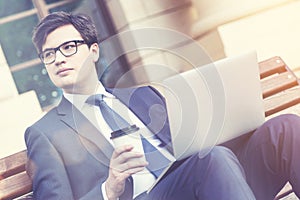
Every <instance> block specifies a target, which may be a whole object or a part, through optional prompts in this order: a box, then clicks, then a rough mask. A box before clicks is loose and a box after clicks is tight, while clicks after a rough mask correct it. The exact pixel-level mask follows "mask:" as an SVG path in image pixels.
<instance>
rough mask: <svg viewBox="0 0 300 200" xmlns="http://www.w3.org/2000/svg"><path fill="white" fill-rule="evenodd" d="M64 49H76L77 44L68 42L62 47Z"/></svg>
mask: <svg viewBox="0 0 300 200" xmlns="http://www.w3.org/2000/svg"><path fill="white" fill-rule="evenodd" d="M62 48H63V49H64V50H70V49H74V48H75V45H74V44H66V45H65V46H63V47H62Z"/></svg>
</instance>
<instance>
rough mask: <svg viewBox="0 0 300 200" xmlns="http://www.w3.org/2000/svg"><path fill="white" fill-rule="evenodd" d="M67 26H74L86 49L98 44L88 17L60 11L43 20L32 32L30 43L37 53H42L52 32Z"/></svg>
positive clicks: (93, 26) (94, 28)
mask: <svg viewBox="0 0 300 200" xmlns="http://www.w3.org/2000/svg"><path fill="white" fill-rule="evenodd" d="M68 24H71V25H73V26H74V28H75V29H76V30H77V31H78V32H79V33H80V35H81V37H82V38H83V40H84V41H85V43H86V44H87V45H88V47H90V46H91V45H92V44H93V43H98V39H97V30H96V27H95V25H94V23H93V22H92V20H91V19H90V18H89V17H88V16H86V15H83V14H77V15H75V14H71V13H66V12H62V11H60V12H54V13H51V14H49V15H47V16H46V17H45V18H43V19H42V20H41V21H40V23H39V24H38V25H37V26H36V27H35V28H34V30H33V36H32V41H33V43H34V45H35V48H36V49H37V51H38V53H40V52H41V51H42V46H43V45H44V43H45V41H46V38H47V36H48V35H49V34H50V33H51V32H52V31H54V30H55V29H57V28H59V27H61V26H64V25H68Z"/></svg>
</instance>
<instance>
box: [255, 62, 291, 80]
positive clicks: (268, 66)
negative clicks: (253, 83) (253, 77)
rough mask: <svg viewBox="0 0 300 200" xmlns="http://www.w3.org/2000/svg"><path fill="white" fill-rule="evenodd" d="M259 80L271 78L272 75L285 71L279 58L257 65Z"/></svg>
mask: <svg viewBox="0 0 300 200" xmlns="http://www.w3.org/2000/svg"><path fill="white" fill-rule="evenodd" d="M259 68H260V78H261V79H263V78H265V77H268V76H271V75H272V74H276V73H282V72H285V71H286V64H285V63H284V62H283V60H282V59H281V58H280V57H279V56H275V57H272V58H269V59H267V60H264V61H261V62H260V63H259Z"/></svg>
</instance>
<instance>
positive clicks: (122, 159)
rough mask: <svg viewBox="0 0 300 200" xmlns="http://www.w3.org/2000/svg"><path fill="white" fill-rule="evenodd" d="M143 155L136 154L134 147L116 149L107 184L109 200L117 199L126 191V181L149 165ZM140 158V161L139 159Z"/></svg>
mask: <svg viewBox="0 0 300 200" xmlns="http://www.w3.org/2000/svg"><path fill="white" fill-rule="evenodd" d="M142 157H143V154H142V153H138V152H134V150H133V146H131V145H125V146H122V147H119V148H116V149H115V151H114V152H113V154H112V157H111V160H110V168H109V175H108V178H107V180H106V183H105V190H106V194H107V197H108V199H117V198H118V197H120V196H121V195H122V194H123V192H124V189H125V180H126V179H127V178H128V177H129V176H131V175H132V174H135V173H137V172H140V171H143V170H144V168H145V166H147V165H148V162H146V161H145V160H144V159H142ZM139 158H140V159H139Z"/></svg>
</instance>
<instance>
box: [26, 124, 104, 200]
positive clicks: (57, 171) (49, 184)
mask: <svg viewBox="0 0 300 200" xmlns="http://www.w3.org/2000/svg"><path fill="white" fill-rule="evenodd" d="M25 142H26V146H27V154H28V163H27V166H26V170H27V173H28V174H29V176H30V177H31V179H32V181H33V195H34V199H36V200H40V199H41V200H45V199H47V200H51V199H53V200H58V199H62V200H69V199H70V200H72V199H75V198H74V195H73V192H72V189H71V185H70V182H69V179H68V174H67V172H66V169H65V166H64V162H63V160H62V158H61V157H60V154H59V152H58V151H57V150H56V149H55V147H54V146H53V145H52V143H51V141H50V140H49V139H48V138H47V137H46V135H45V134H43V132H42V131H40V130H37V129H36V128H35V127H30V128H28V129H27V130H26V132H25ZM78 184H80V183H78ZM101 184H102V183H101V182H100V181H99V184H97V185H96V186H95V187H94V188H91V190H90V191H89V192H88V193H86V194H85V195H84V196H82V197H81V198H80V199H82V200H87V199H100V200H101V199H103V196H102V191H101Z"/></svg>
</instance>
